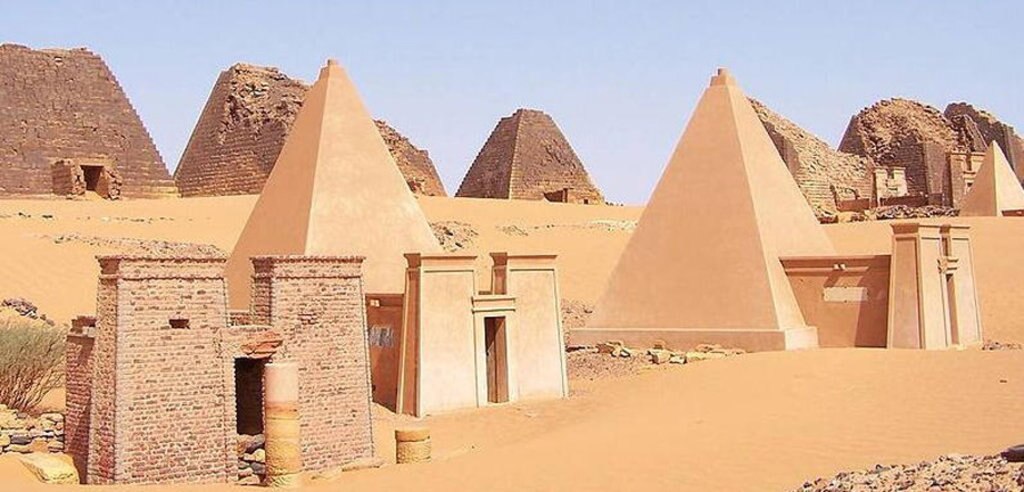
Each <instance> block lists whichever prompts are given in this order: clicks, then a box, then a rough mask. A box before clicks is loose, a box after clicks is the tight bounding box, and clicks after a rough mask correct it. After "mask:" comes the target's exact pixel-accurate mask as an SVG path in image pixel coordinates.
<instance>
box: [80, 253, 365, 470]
mask: <svg viewBox="0 0 1024 492" xmlns="http://www.w3.org/2000/svg"><path fill="white" fill-rule="evenodd" d="M99 261H100V268H101V273H100V279H99V291H98V293H97V315H96V319H95V326H93V327H88V326H78V327H76V329H75V330H74V331H73V332H72V334H71V335H69V337H68V341H69V344H68V359H67V372H68V381H69V384H68V396H67V401H68V409H69V411H68V415H67V425H68V428H69V430H71V433H70V434H68V441H69V442H68V446H67V449H68V452H69V453H70V454H72V456H73V457H74V458H75V461H76V463H79V464H84V470H85V477H86V481H87V483H92V484H105V483H161V482H234V481H235V480H236V479H237V475H238V460H239V455H238V453H239V451H238V450H237V449H236V442H237V440H238V436H239V434H257V433H262V432H263V427H262V426H263V415H264V409H263V396H262V395H263V391H264V387H263V380H264V379H263V368H264V367H265V365H266V364H268V363H276V362H294V363H296V364H297V365H298V381H299V383H298V384H299V419H300V429H301V455H302V456H301V460H302V462H303V464H304V466H305V469H306V470H309V471H315V470H324V469H327V468H332V467H336V466H340V465H342V464H344V463H347V462H350V461H353V460H356V459H360V458H364V457H368V456H371V455H372V454H373V439H372V436H371V432H372V429H371V423H370V408H369V405H370V387H369V371H368V351H367V340H366V324H365V320H364V316H363V309H362V305H363V292H362V281H361V271H360V264H361V262H362V259H361V258H357V257H278V256H265V257H256V258H253V259H252V261H253V263H254V265H255V271H256V274H255V276H254V279H253V282H254V288H253V289H252V291H253V297H252V305H251V310H250V312H249V315H248V316H247V317H248V318H249V319H250V321H251V322H253V323H255V324H247V325H229V323H228V309H227V304H226V296H227V291H226V286H225V280H224V276H223V271H224V261H225V260H224V258H222V257H160V256H105V257H100V259H99ZM268 384H269V383H268ZM273 451H274V450H273V449H272V448H271V447H270V446H269V445H268V447H267V453H272V452H273Z"/></svg>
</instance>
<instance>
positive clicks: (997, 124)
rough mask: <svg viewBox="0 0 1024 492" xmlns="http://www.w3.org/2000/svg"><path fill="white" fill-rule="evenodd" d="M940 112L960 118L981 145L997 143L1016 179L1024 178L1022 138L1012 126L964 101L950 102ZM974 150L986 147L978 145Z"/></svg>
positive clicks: (950, 117)
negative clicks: (1014, 172)
mask: <svg viewBox="0 0 1024 492" xmlns="http://www.w3.org/2000/svg"><path fill="white" fill-rule="evenodd" d="M942 114H943V115H945V116H946V118H948V119H949V120H950V121H952V122H957V120H960V121H962V123H961V125H963V126H968V127H970V128H972V129H973V130H974V131H975V132H977V135H978V136H979V137H980V140H981V144H982V145H987V144H988V143H989V142H995V143H997V144H999V148H1000V149H1001V150H1002V151H1003V153H1004V155H1005V156H1006V161H1007V162H1008V163H1009V164H1010V167H1011V168H1013V169H1014V170H1015V171H1016V173H1017V176H1018V179H1020V178H1024V139H1022V138H1021V137H1020V136H1019V135H1017V132H1016V131H1014V129H1013V127H1012V126H1010V125H1007V124H1006V123H1003V122H1002V121H999V119H998V118H996V117H995V115H993V114H992V113H989V112H988V111H985V110H982V109H978V108H975V107H974V106H972V105H970V104H968V103H966V102H956V103H950V104H949V105H947V106H946V110H945V111H943V112H942ZM975 150H986V149H985V148H984V147H980V148H978V149H975Z"/></svg>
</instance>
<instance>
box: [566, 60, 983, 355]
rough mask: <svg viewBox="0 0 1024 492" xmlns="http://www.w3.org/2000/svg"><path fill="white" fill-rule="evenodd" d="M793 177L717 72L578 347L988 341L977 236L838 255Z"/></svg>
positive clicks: (947, 232)
mask: <svg viewBox="0 0 1024 492" xmlns="http://www.w3.org/2000/svg"><path fill="white" fill-rule="evenodd" d="M785 167H786V165H785V163H784V162H783V161H782V158H781V156H780V154H779V152H778V151H777V149H776V147H775V143H774V142H773V141H772V139H771V138H770V136H769V134H768V132H767V131H766V129H765V127H764V125H763V124H762V122H761V121H760V120H759V118H758V116H757V114H756V112H755V110H754V108H753V107H752V105H751V103H750V101H749V100H748V99H747V98H746V96H745V95H744V94H743V92H742V90H741V89H740V88H739V86H738V85H737V84H736V82H735V79H733V78H732V76H731V75H729V73H728V72H727V71H725V70H722V69H720V70H719V72H718V74H717V75H715V76H714V77H712V79H711V84H710V87H708V89H707V90H705V92H704V95H703V96H702V97H701V99H700V102H699V103H698V104H697V108H696V109H695V110H694V112H693V116H692V117H691V119H690V122H689V123H688V124H687V127H686V130H685V132H684V133H683V135H682V137H681V138H680V140H679V144H678V146H677V147H676V150H675V152H673V154H672V157H671V159H670V160H669V163H668V166H667V167H666V169H665V172H664V174H663V175H662V177H661V180H660V181H659V182H658V185H657V186H656V187H655V190H654V193H653V194H652V196H651V200H650V202H649V203H648V205H647V208H646V209H645V210H644V214H643V216H642V217H641V218H640V222H639V224H638V225H637V228H636V231H635V232H634V233H633V235H632V237H630V240H629V244H628V245H627V246H626V248H625V250H624V251H623V253H622V256H621V257H620V258H619V261H618V264H617V265H616V266H615V268H614V270H613V271H612V274H611V276H610V277H609V280H608V283H607V285H606V287H605V290H604V293H603V294H602V295H601V296H600V298H599V300H598V302H597V305H596V307H595V309H594V314H593V316H591V317H590V319H589V320H588V323H587V326H586V328H583V329H577V330H573V331H572V332H571V333H570V341H571V343H573V344H581V345H587V344H596V343H601V342H606V341H609V340H619V341H622V342H625V343H626V344H627V345H631V346H638V347H650V346H653V345H654V344H655V343H662V344H665V345H667V346H669V347H671V348H676V349H688V348H691V347H693V346H695V345H697V344H700V343H719V344H722V345H726V346H732V347H740V348H743V349H746V350H791V349H799V348H809V347H818V346H824V347H851V346H873V347H898V348H927V349H931V348H945V347H950V346H953V345H970V344H976V343H980V342H981V340H982V335H981V334H982V327H981V318H980V315H979V310H978V299H977V289H976V288H975V280H974V269H973V251H972V248H971V243H970V240H969V237H968V234H967V232H968V231H967V229H968V228H967V226H963V225H953V224H946V225H937V224H916V223H901V224H896V225H894V226H893V248H892V252H891V254H883V255H849V254H841V253H839V252H837V251H835V248H834V246H833V245H832V243H831V241H830V240H829V238H828V236H827V235H826V234H825V231H824V228H823V227H822V226H821V225H820V224H818V222H817V221H816V220H815V218H814V214H813V212H812V210H811V208H810V207H809V206H808V203H807V201H806V200H805V199H804V197H803V196H801V193H800V190H799V188H798V187H797V186H796V182H795V181H794V179H793V176H792V175H790V174H789V173H788V172H787V171H786V169H785ZM693 176H701V179H700V180H694V179H692V177H693ZM937 267H938V268H937Z"/></svg>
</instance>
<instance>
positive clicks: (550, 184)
mask: <svg viewBox="0 0 1024 492" xmlns="http://www.w3.org/2000/svg"><path fill="white" fill-rule="evenodd" d="M455 196H460V197H472V198H504V199H518V200H548V201H557V202H570V203H594V204H602V203H604V196H603V195H602V194H601V191H600V190H598V189H597V187H596V186H594V183H593V182H592V181H591V180H590V177H589V176H588V175H587V170H586V168H584V167H583V163H582V162H580V159H579V157H577V156H576V152H575V151H573V149H572V147H571V146H570V145H569V142H568V141H567V140H566V139H565V136H564V135H562V132H561V130H559V129H558V126H557V125H556V124H555V121H554V120H553V119H552V118H551V117H550V116H548V115H547V114H545V113H543V112H541V111H537V110H534V109H519V110H516V112H515V113H513V114H512V115H511V116H506V117H504V118H502V119H501V120H500V121H498V125H497V126H496V127H495V128H494V131H492V132H491V135H490V137H488V139H487V142H486V143H484V146H483V148H481V149H480V153H479V154H477V157H476V160H474V161H473V165H472V166H470V168H469V171H468V172H467V173H466V177H465V178H463V180H462V185H461V186H459V191H458V193H456V194H455Z"/></svg>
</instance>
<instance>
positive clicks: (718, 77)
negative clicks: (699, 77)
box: [711, 67, 736, 87]
mask: <svg viewBox="0 0 1024 492" xmlns="http://www.w3.org/2000/svg"><path fill="white" fill-rule="evenodd" d="M711 85H712V86H716V85H727V86H733V87H735V86H736V78H735V77H733V76H732V74H731V73H729V69H728V68H723V67H719V69H718V72H717V73H715V75H714V76H712V77H711Z"/></svg>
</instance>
